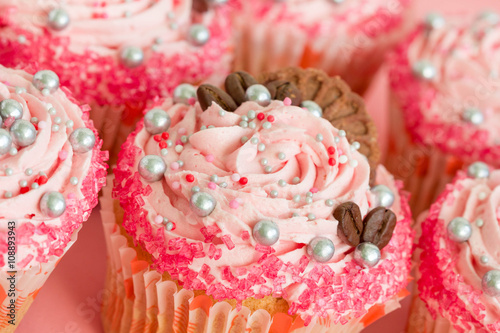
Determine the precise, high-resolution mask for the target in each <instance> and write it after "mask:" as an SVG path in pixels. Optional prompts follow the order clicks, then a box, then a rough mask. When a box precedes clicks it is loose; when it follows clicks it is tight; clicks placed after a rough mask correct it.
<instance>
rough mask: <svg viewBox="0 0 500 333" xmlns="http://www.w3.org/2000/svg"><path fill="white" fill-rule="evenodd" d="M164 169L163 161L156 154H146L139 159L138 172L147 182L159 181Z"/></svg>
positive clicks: (165, 167)
mask: <svg viewBox="0 0 500 333" xmlns="http://www.w3.org/2000/svg"><path fill="white" fill-rule="evenodd" d="M166 170H167V166H166V164H165V162H164V161H163V159H162V158H161V157H160V156H158V155H146V156H144V157H143V158H141V160H140V161H139V166H138V171H139V174H140V175H141V177H142V178H144V180H146V181H148V182H156V181H159V180H160V179H162V178H163V174H164V173H165V171H166Z"/></svg>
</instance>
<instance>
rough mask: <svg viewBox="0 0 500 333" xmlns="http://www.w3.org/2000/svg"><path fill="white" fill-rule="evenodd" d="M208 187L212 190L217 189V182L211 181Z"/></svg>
mask: <svg viewBox="0 0 500 333" xmlns="http://www.w3.org/2000/svg"><path fill="white" fill-rule="evenodd" d="M207 187H208V188H209V189H211V190H215V189H216V188H217V184H215V183H214V182H209V183H208V185H207Z"/></svg>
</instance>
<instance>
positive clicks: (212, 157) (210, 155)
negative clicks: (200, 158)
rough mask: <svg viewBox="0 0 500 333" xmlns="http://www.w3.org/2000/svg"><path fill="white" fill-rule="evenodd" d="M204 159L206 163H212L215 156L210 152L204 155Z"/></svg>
mask: <svg viewBox="0 0 500 333" xmlns="http://www.w3.org/2000/svg"><path fill="white" fill-rule="evenodd" d="M205 160H206V161H207V162H208V163H212V162H213V161H215V156H214V155H212V154H208V155H207V156H205Z"/></svg>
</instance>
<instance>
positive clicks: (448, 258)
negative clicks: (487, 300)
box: [418, 171, 500, 332]
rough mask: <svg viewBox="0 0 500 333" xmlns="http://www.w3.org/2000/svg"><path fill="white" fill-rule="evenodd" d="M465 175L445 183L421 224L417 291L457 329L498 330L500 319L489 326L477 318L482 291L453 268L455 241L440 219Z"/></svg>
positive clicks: (481, 313) (481, 309)
mask: <svg viewBox="0 0 500 333" xmlns="http://www.w3.org/2000/svg"><path fill="white" fill-rule="evenodd" d="M466 177H467V176H466V174H465V172H463V171H460V172H459V173H458V174H457V176H456V178H455V179H454V181H453V182H452V183H451V184H448V185H447V186H446V189H445V191H444V192H443V193H442V194H441V195H440V196H439V198H438V199H437V201H436V202H435V203H434V204H433V205H432V206H431V208H430V210H429V213H428V216H427V218H426V219H425V221H424V222H423V223H422V236H421V238H420V241H419V244H418V247H419V248H421V249H422V253H421V255H420V261H421V264H420V268H419V269H420V275H421V277H420V279H419V281H418V290H419V292H420V297H421V299H422V300H423V301H424V302H426V303H427V304H429V303H428V300H434V301H436V303H437V304H438V305H439V306H438V308H437V309H436V308H434V307H431V306H430V305H428V306H427V308H428V310H429V311H430V313H431V315H432V316H433V317H434V318H435V317H436V315H437V314H438V313H440V314H441V316H443V317H445V318H447V319H449V320H451V321H452V324H453V326H454V328H455V329H456V330H457V331H459V332H467V331H468V330H471V329H476V330H479V331H481V330H485V329H487V330H490V331H498V330H500V320H498V321H496V322H495V323H493V324H489V325H485V324H484V323H482V322H481V321H480V320H481V319H482V318H484V317H485V314H484V310H485V309H486V308H485V306H484V305H483V304H482V303H481V301H480V298H479V297H480V296H481V295H482V294H483V291H482V290H476V289H475V288H473V287H472V286H471V285H469V284H467V283H466V282H465V281H464V278H463V277H462V276H461V275H460V274H459V273H458V272H456V271H455V267H456V258H457V255H458V248H457V243H456V242H454V241H453V240H451V239H450V238H449V237H448V232H447V228H446V226H445V223H443V222H442V221H440V220H439V214H440V212H441V207H442V206H443V205H444V204H445V203H446V202H447V201H450V200H453V199H454V197H453V191H454V190H455V189H458V190H460V188H461V185H460V181H461V180H463V179H465V178H466ZM465 302H467V303H468V304H466V303H465ZM470 309H472V312H473V313H471V310H470Z"/></svg>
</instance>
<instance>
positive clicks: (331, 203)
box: [325, 199, 333, 207]
mask: <svg viewBox="0 0 500 333" xmlns="http://www.w3.org/2000/svg"><path fill="white" fill-rule="evenodd" d="M325 205H327V206H328V207H333V200H332V199H326V200H325Z"/></svg>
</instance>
